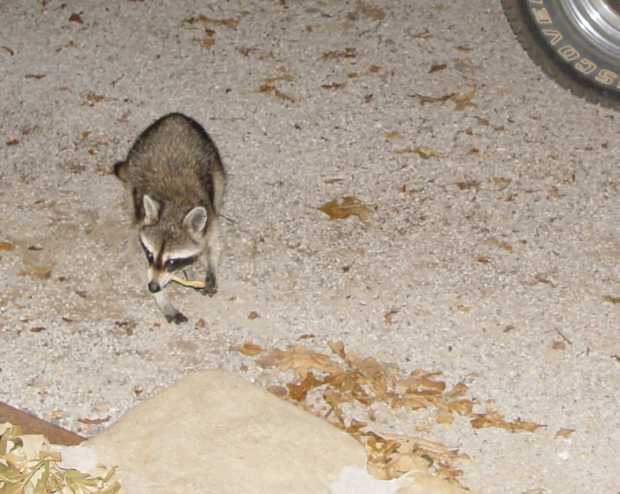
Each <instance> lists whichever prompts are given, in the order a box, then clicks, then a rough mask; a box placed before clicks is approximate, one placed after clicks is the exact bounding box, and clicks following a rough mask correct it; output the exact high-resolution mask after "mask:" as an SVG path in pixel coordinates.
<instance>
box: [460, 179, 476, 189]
mask: <svg viewBox="0 0 620 494" xmlns="http://www.w3.org/2000/svg"><path fill="white" fill-rule="evenodd" d="M456 186H457V187H458V188H459V189H460V190H469V189H474V190H480V182H479V181H478V180H465V181H463V182H457V183H456Z"/></svg>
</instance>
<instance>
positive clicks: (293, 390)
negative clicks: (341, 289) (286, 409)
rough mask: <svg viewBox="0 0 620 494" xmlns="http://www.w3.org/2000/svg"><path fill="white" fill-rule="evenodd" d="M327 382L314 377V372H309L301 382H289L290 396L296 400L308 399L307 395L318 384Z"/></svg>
mask: <svg viewBox="0 0 620 494" xmlns="http://www.w3.org/2000/svg"><path fill="white" fill-rule="evenodd" d="M324 383H325V382H324V381H323V380H320V379H317V378H316V377H314V374H312V372H309V373H308V374H307V375H306V377H305V378H304V379H303V380H302V381H301V382H300V383H299V384H293V383H290V384H287V385H286V387H287V388H288V396H289V398H290V399H292V400H294V401H303V400H305V399H306V395H307V394H308V392H309V391H311V390H313V389H314V388H316V387H318V386H322V385H323V384H324Z"/></svg>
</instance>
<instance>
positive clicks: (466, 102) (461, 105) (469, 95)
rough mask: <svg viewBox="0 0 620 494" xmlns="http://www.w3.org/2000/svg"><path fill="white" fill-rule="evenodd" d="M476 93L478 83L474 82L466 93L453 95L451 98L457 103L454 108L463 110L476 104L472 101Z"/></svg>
mask: <svg viewBox="0 0 620 494" xmlns="http://www.w3.org/2000/svg"><path fill="white" fill-rule="evenodd" d="M475 95H476V85H475V84H472V85H471V86H469V89H468V90H467V91H466V92H464V93H458V94H455V95H454V96H452V97H451V98H450V99H451V100H452V101H453V102H454V103H455V106H454V109H455V110H456V111H463V110H464V109H465V108H467V107H468V106H474V107H475V106H476V105H475V104H474V103H472V102H471V100H472V99H473V97H474V96H475Z"/></svg>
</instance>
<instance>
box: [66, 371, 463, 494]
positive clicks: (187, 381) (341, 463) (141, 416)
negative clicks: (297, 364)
mask: <svg viewBox="0 0 620 494" xmlns="http://www.w3.org/2000/svg"><path fill="white" fill-rule="evenodd" d="M62 454H63V463H64V464H65V466H71V467H74V468H78V469H80V470H82V471H92V469H93V467H94V466H95V465H96V464H97V463H103V464H105V465H106V466H108V467H112V466H115V465H116V466H118V470H117V476H118V480H119V481H120V483H121V485H122V492H123V493H131V494H143V493H144V494H146V493H149V494H159V493H162V494H163V493H166V494H180V493H189V492H191V493H195V492H199V493H206V494H210V493H213V494H216V493H217V494H266V493H268V494H321V493H325V494H460V493H463V492H465V491H463V490H461V489H459V488H456V487H455V486H453V485H451V484H448V483H446V482H443V481H441V480H439V479H435V478H432V477H430V476H428V475H427V474H425V473H420V472H418V473H414V474H413V475H411V476H410V479H408V480H404V479H399V480H391V481H379V480H376V479H374V478H372V477H370V476H369V475H368V473H367V472H366V467H365V466H366V451H365V448H364V447H363V446H362V445H361V444H359V443H358V442H357V441H356V440H355V439H353V438H352V437H351V436H350V435H348V434H346V433H345V432H343V431H341V430H339V429H337V428H335V427H333V426H332V425H330V424H329V423H327V422H325V421H323V420H321V419H320V418H317V417H315V416H314V415H312V414H310V413H308V412H305V411H304V410H302V409H301V408H299V407H296V406H295V405H293V404H291V403H288V402H286V401H284V400H281V399H280V398H277V397H275V396H273V395H272V394H270V393H268V392H266V391H265V390H263V389H262V388H260V387H258V386H255V385H253V384H251V383H249V382H247V381H245V380H243V379H242V378H240V377H238V376H235V375H232V374H228V373H226V372H223V371H217V370H214V371H207V372H201V373H197V374H193V375H190V376H188V377H186V378H184V379H182V380H181V381H179V382H178V383H177V384H176V385H174V386H172V387H171V388H169V389H167V390H166V391H164V392H162V393H161V394H159V395H157V396H155V397H154V398H152V399H150V400H148V401H145V402H143V403H141V404H140V405H138V406H137V407H135V408H134V409H132V410H131V411H130V412H129V413H128V414H127V415H125V416H124V417H123V418H122V419H121V420H120V421H118V422H117V423H116V424H115V425H113V426H112V427H111V428H110V429H109V430H107V431H105V432H103V433H102V434H100V435H99V436H97V437H94V438H92V439H90V440H88V441H87V442H86V443H84V444H82V445H80V446H76V447H69V448H63V450H62Z"/></svg>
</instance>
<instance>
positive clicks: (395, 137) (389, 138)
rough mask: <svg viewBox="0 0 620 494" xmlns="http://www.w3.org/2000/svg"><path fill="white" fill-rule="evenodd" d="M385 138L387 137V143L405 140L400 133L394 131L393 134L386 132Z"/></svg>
mask: <svg viewBox="0 0 620 494" xmlns="http://www.w3.org/2000/svg"><path fill="white" fill-rule="evenodd" d="M384 136H385V140H386V141H396V140H398V139H402V138H403V136H402V135H401V134H400V132H398V131H396V130H394V131H392V132H386V133H385V134H384Z"/></svg>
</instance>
